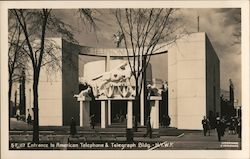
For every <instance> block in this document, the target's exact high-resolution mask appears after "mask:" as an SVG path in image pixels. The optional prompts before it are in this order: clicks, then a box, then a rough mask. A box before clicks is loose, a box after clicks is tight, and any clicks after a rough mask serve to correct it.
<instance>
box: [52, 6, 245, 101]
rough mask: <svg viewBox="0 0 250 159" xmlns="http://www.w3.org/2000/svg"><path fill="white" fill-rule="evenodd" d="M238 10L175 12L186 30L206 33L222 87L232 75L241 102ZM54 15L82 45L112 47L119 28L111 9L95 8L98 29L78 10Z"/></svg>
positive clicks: (236, 93) (61, 11)
mask: <svg viewBox="0 0 250 159" xmlns="http://www.w3.org/2000/svg"><path fill="white" fill-rule="evenodd" d="M240 12H241V10H240V9H234V8H230V9H226V8H224V9H179V10H178V15H179V16H180V17H182V18H181V20H182V23H183V24H184V25H183V27H184V28H185V29H186V30H187V31H188V32H197V24H198V23H197V16H199V28H200V31H201V32H206V33H207V35H208V37H209V39H210V41H211V42H212V45H213V47H214V48H215V51H216V52H217V55H218V57H219V59H220V79H221V88H222V89H224V90H228V89H229V79H230V78H231V79H232V81H233V83H234V86H235V99H238V100H239V103H238V104H241V45H240V44H235V43H234V42H235V41H236V40H237V38H236V37H235V36H233V34H234V33H235V32H238V33H239V32H240V26H241V24H240V19H239V18H238V20H237V19H235V18H234V17H240ZM55 14H56V15H58V16H59V17H61V19H62V20H63V21H65V22H66V23H69V24H71V25H72V26H73V28H74V35H75V38H76V39H77V40H78V42H79V43H80V44H81V45H85V46H93V47H98V48H113V47H115V44H114V42H113V39H112V35H113V33H115V32H116V31H117V30H118V27H117V26H116V24H115V21H114V19H113V16H112V15H111V14H110V10H95V12H94V15H95V16H96V17H97V26H98V31H97V32H94V31H93V30H90V29H89V26H86V25H85V24H84V23H83V22H82V21H81V20H80V19H79V16H78V13H77V10H70V9H67V10H57V11H56V12H55Z"/></svg>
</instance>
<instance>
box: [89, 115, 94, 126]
mask: <svg viewBox="0 0 250 159" xmlns="http://www.w3.org/2000/svg"><path fill="white" fill-rule="evenodd" d="M90 125H91V127H92V129H95V114H93V115H91V116H90Z"/></svg>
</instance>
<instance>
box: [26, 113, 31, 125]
mask: <svg viewBox="0 0 250 159" xmlns="http://www.w3.org/2000/svg"><path fill="white" fill-rule="evenodd" d="M27 123H28V125H30V124H31V115H30V113H29V114H28V117H27Z"/></svg>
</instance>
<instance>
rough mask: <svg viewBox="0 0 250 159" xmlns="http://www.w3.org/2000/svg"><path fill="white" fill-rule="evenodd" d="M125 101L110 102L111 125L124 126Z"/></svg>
mask: <svg viewBox="0 0 250 159" xmlns="http://www.w3.org/2000/svg"><path fill="white" fill-rule="evenodd" d="M126 115H127V101H119V100H117V101H111V124H112V123H120V124H126Z"/></svg>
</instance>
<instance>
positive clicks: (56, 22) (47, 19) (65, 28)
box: [11, 9, 74, 143]
mask: <svg viewBox="0 0 250 159" xmlns="http://www.w3.org/2000/svg"><path fill="white" fill-rule="evenodd" d="M11 12H12V13H13V14H14V15H15V18H16V19H17V21H18V25H20V26H21V28H22V32H23V36H24V39H25V41H26V42H25V45H26V47H24V49H25V50H26V53H27V55H28V57H29V59H30V61H31V63H32V69H33V73H32V74H33V78H32V79H33V97H34V99H33V111H34V122H33V142H35V143H38V142H39V112H38V111H39V109H38V108H39V107H38V85H39V77H40V70H41V67H42V66H43V65H44V64H45V63H47V61H45V60H46V59H45V57H46V55H48V53H50V52H46V42H45V41H46V33H47V31H48V30H49V31H51V32H55V33H59V34H62V35H63V36H64V37H65V38H67V39H70V40H72V41H74V38H73V34H72V33H71V32H70V31H69V25H67V24H65V23H64V22H63V21H61V20H60V19H58V18H56V17H55V15H54V14H52V10H51V9H41V10H23V9H13V10H11ZM35 41H37V42H38V43H39V44H38V45H37V47H34V42H35ZM52 55H53V54H50V56H51V57H52Z"/></svg>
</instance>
